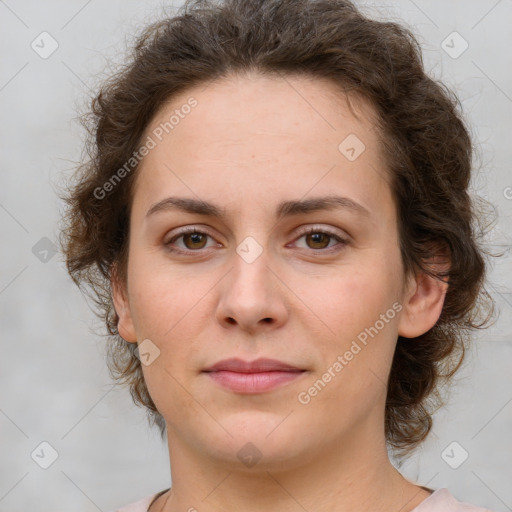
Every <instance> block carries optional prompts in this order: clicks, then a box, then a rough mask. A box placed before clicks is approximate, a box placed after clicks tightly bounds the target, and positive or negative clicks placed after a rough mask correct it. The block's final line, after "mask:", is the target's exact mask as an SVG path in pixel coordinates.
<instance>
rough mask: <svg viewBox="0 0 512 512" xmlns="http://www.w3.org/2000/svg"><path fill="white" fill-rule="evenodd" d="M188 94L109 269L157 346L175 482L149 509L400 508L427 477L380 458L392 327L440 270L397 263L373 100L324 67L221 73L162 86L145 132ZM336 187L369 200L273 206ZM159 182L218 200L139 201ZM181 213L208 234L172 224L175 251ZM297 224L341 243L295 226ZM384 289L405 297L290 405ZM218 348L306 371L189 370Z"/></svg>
mask: <svg viewBox="0 0 512 512" xmlns="http://www.w3.org/2000/svg"><path fill="white" fill-rule="evenodd" d="M191 96H192V97H194V98H195V99H196V100H197V102H198V104H197V106H196V107H195V108H194V109H193V110H192V111H191V112H190V114H188V115H187V116H184V119H181V120H180V122H179V124H177V125H176V126H175V127H174V129H173V130H172V131H171V132H170V133H169V134H168V135H167V136H165V137H164V138H163V139H162V141H161V142H159V143H158V144H157V146H156V147H155V148H153V149H152V150H151V151H150V152H149V154H148V155H147V156H146V157H145V158H144V160H143V161H142V162H141V165H140V167H139V169H138V171H137V172H138V173H139V174H138V176H137V181H136V185H135V194H134V199H133V205H132V211H131V219H130V223H131V224H130V243H129V258H128V273H127V283H124V282H122V281H121V280H120V279H118V278H117V277H116V276H115V273H114V274H113V278H112V289H113V298H114V304H115V308H116V311H117V313H118V315H119V324H118V328H119V332H120V334H121V336H122V337H123V338H124V339H125V340H126V341H128V342H131V343H135V342H137V341H138V342H139V343H140V342H142V340H145V339H149V340H151V343H153V344H154V345H155V346H157V347H158V349H159V350H160V355H159V356H158V357H157V358H156V359H155V360H154V361H153V362H152V363H151V364H149V365H148V366H145V365H143V372H144V378H145V381H146V384H147V386H148V389H149V392H150V394H151V397H152V399H153V401H154V403H155V404H156V406H157V407H158V410H159V411H160V413H161V414H162V415H163V416H164V418H165V420H166V423H167V432H168V443H169V456H170V463H171V476H172V490H171V491H170V492H169V493H165V494H164V495H163V496H161V497H160V498H159V499H158V500H157V501H156V502H155V503H154V504H153V506H152V507H151V511H152V512H153V511H157V512H158V511H160V510H165V511H176V512H177V511H183V510H194V509H196V510H199V511H201V512H203V511H205V512H208V511H215V512H219V511H228V510H244V511H247V512H251V511H261V510H266V511H269V512H273V511H280V512H282V511H290V512H292V511H303V510H304V509H306V510H308V511H311V512H313V511H314V512H324V511H325V512H326V511H329V512H332V511H349V510H350V511H352V510H357V511H370V510H371V511H380V510H382V511H384V510H400V511H401V512H407V511H410V510H412V509H413V508H414V507H416V506H417V505H418V504H419V503H420V502H421V501H423V500H424V499H425V498H427V497H428V496H429V493H428V492H427V491H426V490H425V489H423V488H421V487H419V486H417V485H415V484H414V483H412V482H410V481H408V480H406V479H405V478H404V477H402V476H401V475H400V474H399V473H398V472H397V471H396V469H395V468H394V467H393V466H392V464H391V463H390V461H389V458H388V455H387V451H386V444H385V438H384V405H385V398H386V384H385V383H386V379H387V377H388V375H389V370H390V367H391V361H392V357H393V353H394V349H395V345H396V340H397V337H398V335H402V336H404V337H410V338H412V337H416V336H419V335H420V334H422V333H424V332H426V331H427V330H428V329H430V328H431V327H432V326H433V325H434V324H435V323H436V321H437V319H438V318H439V315H440V313H441V309H442V306H443V301H444V296H445V292H446V286H445V284H444V283H440V282H439V281H436V280H433V279H431V278H429V277H428V276H426V275H417V276H409V277H408V278H407V279H406V277H405V276H404V273H403V268H402V262H401V257H400V251H399V245H398V231H397V218H396V209H395V205H394V202H393V198H392V195H391V191H390V188H389V185H388V182H387V179H386V169H385V168H384V166H383V161H384V160H383V156H382V153H381V148H380V144H379V138H378V131H377V129H376V127H375V116H374V111H373V110H372V108H371V107H370V105H368V104H367V103H365V102H364V101H363V100H358V99H357V98H355V97H351V101H350V105H349V103H348V102H347V100H346V96H345V95H344V94H343V93H341V92H340V90H339V89H338V88H337V87H336V86H335V84H333V83H331V82H330V81H328V80H318V79H315V80H312V79H309V78H306V77H297V76H296V77H291V76H288V77H286V78H274V77H268V76H263V75H260V74H255V73H252V74H248V75H243V76H234V75H231V76H229V77H225V78H223V79H220V80H217V81H215V82H212V83H210V84H209V85H207V86H206V85H205V84H201V85H200V86H197V87H194V88H190V89H188V90H187V91H184V92H182V93H181V94H180V95H178V96H175V97H173V98H172V100H171V101H169V102H168V103H167V104H165V105H164V106H163V107H162V108H161V109H160V110H159V111H158V112H157V114H156V115H155V116H154V118H153V119H152V120H151V122H150V123H149V125H148V126H147V129H146V134H145V136H147V135H151V133H152V131H153V130H154V129H155V128H156V127H158V125H159V124H160V123H161V122H164V121H166V120H168V119H169V117H170V116H171V115H172V113H173V112H174V110H175V109H177V108H178V109H179V108H180V107H181V106H182V105H183V104H185V103H186V102H187V99H188V98H190V97H191ZM354 113H355V114H356V115H357V117H356V116H354ZM349 134H356V135H357V137H358V138H359V139H360V140H361V141H363V143H364V145H365V150H364V151H363V152H362V153H361V154H360V155H359V157H358V158H357V159H356V160H354V161H350V160H348V159H347V158H346V156H345V155H344V154H342V153H341V152H340V151H339V150H338V145H339V144H340V142H342V141H343V140H344V139H345V138H346V137H347V136H348V135H349ZM332 194H337V195H342V196H345V197H349V198H351V199H352V200H353V201H356V202H358V203H360V204H361V205H363V206H364V207H365V208H366V209H367V210H368V211H369V215H368V216H363V215H358V214H356V213H354V212H352V211H350V210H348V209H343V208H341V209H333V210H323V211H316V212H309V213H301V214H298V215H295V216H291V217H287V218H284V219H281V220H277V219H276V218H275V209H276V206H277V204H278V203H280V202H281V201H285V200H299V199H308V198H312V197H320V196H327V195H332ZM169 196H177V197H186V198H194V199H201V200H204V201H208V202H212V203H215V204H217V205H219V206H220V207H221V208H225V210H226V216H225V218H223V219H222V220H221V219H217V218H215V217H211V216H205V215H199V214H192V213H186V212H183V211H180V210H165V211H160V212H158V213H155V214H153V215H151V216H149V217H146V212H147V211H148V210H149V209H150V207H151V206H152V205H153V204H155V203H157V202H158V201H161V200H162V199H164V198H166V197H169ZM184 226H194V227H196V228H197V229H198V230H199V231H201V232H203V233H205V232H206V234H207V235H208V236H206V235H203V237H202V238H201V237H200V238H196V239H194V238H191V237H190V235H188V236H187V235H185V236H182V237H181V238H177V239H175V240H174V242H173V246H174V247H175V248H178V249H182V250H183V251H184V252H185V254H177V253H173V252H171V251H170V250H169V247H168V246H166V245H165V243H166V242H169V240H170V239H171V238H172V237H173V236H175V235H177V231H178V228H182V227H184ZM301 227H310V228H315V229H317V231H315V232H316V233H318V231H320V232H322V231H323V230H325V229H328V230H331V231H333V232H334V233H335V234H336V235H337V236H339V237H340V238H342V239H345V240H347V243H346V244H343V245H341V244H340V242H338V240H336V238H334V237H329V236H328V235H325V236H324V237H321V236H320V235H316V237H317V238H315V237H311V236H308V235H301V234H300V233H299V229H300V228H301ZM248 236H250V237H253V238H254V239H255V240H256V241H257V243H258V244H259V246H260V247H261V250H262V252H261V254H260V255H259V256H258V257H257V258H256V259H255V260H254V261H252V262H251V263H248V262H247V261H246V260H245V259H244V258H242V257H241V256H240V255H239V254H238V253H237V251H236V248H237V246H239V245H240V244H241V243H242V241H244V239H245V238H246V237H248ZM331 248H333V249H331ZM395 302H398V303H399V304H400V305H401V311H399V312H398V313H396V315H395V316H394V318H393V319H389V321H388V322H386V324H385V327H384V328H382V329H381V330H379V332H378V334H377V335H375V336H374V337H373V338H369V341H368V344H367V345H366V346H363V347H362V350H361V351H360V352H358V353H357V355H355V356H354V357H353V359H352V360H351V361H349V362H348V364H346V365H345V366H344V367H343V370H342V371H341V372H339V373H338V374H337V375H336V377H334V378H332V380H331V381H330V382H329V383H328V384H327V385H326V386H325V387H324V388H323V389H322V390H321V391H320V392H319V393H318V394H317V395H316V396H314V397H313V398H312V399H311V401H310V402H309V403H308V404H302V403H300V402H299V401H298V395H299V393H300V392H301V391H304V390H308V388H310V387H311V386H312V385H313V383H314V382H315V381H317V380H318V379H319V378H322V375H323V374H324V373H325V372H326V371H327V369H328V368H329V367H332V365H333V363H334V362H335V361H336V360H337V357H338V356H339V355H343V354H344V353H345V352H346V351H347V350H349V348H350V346H351V343H352V341H353V340H355V339H356V337H357V335H358V334H359V333H361V332H362V331H364V329H365V328H368V327H370V326H373V325H374V324H375V322H376V320H378V319H379V315H381V314H385V313H386V311H387V310H389V309H390V308H392V304H393V303H395ZM381 318H382V317H381ZM412 342H413V341H412V340H411V343H412ZM229 357H240V358H242V359H245V360H250V361H252V360H254V359H256V358H259V357H268V358H274V359H279V360H281V361H285V362H288V363H291V364H293V365H295V366H297V367H300V368H302V369H306V370H307V371H306V372H304V373H303V374H302V375H301V376H300V377H298V378H297V379H295V380H293V381H291V382H288V383H287V384H285V385H283V386H281V387H279V388H277V389H273V390H270V391H267V392H264V393H260V394H255V395H247V394H240V393H235V392H232V391H229V390H226V389H224V388H221V387H220V386H219V385H217V384H216V383H215V382H213V381H212V379H210V377H209V376H208V375H206V374H205V373H202V370H203V369H204V368H206V367H207V366H210V365H212V364H214V363H215V362H217V361H219V360H222V359H226V358H229ZM248 442H250V443H253V445H255V446H256V447H257V449H258V450H259V452H260V453H261V454H262V458H261V459H260V460H259V461H258V462H257V464H255V465H254V466H252V467H247V466H245V465H244V464H243V463H242V462H241V461H240V460H239V458H238V457H237V452H238V451H239V450H240V449H241V448H242V447H243V446H244V445H245V444H246V443H248ZM191 507H194V508H191Z"/></svg>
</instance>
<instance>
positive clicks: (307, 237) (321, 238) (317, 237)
mask: <svg viewBox="0 0 512 512" xmlns="http://www.w3.org/2000/svg"><path fill="white" fill-rule="evenodd" d="M301 239H304V241H305V246H302V247H301V248H302V249H310V250H312V251H316V252H318V253H330V252H333V251H339V250H341V249H343V248H344V247H345V246H346V245H347V244H348V240H345V239H343V238H342V237H340V236H339V235H338V234H336V233H332V232H330V231H327V230H325V229H319V228H308V229H305V230H303V231H302V232H301V233H300V236H299V238H297V239H296V241H295V243H297V242H298V241H299V240H301ZM331 242H338V243H337V244H336V243H334V244H331ZM299 247H300V245H299Z"/></svg>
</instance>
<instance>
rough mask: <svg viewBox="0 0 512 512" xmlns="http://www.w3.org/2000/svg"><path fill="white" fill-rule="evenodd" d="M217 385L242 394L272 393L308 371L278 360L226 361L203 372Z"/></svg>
mask: <svg viewBox="0 0 512 512" xmlns="http://www.w3.org/2000/svg"><path fill="white" fill-rule="evenodd" d="M203 372H204V373H206V375H208V376H209V377H210V378H211V379H212V380H213V381H214V382H215V383H216V384H218V385H220V386H221V387H223V388H226V389H229V390H230V391H233V392H236V393H242V394H256V393H263V392H265V391H270V390H271V389H274V388H277V387H280V386H282V385H284V384H285V383H287V382H290V381H292V380H294V379H296V378H298V377H299V376H301V375H302V374H303V373H305V372H306V370H303V369H301V368H298V367H296V366H293V365H290V364H288V363H284V362H283V361H278V360H276V359H264V358H262V359H256V360H255V361H244V360H242V359H236V358H235V359H226V360H223V361H219V362H218V363H216V364H214V365H213V366H210V367H209V368H206V369H205V370H203Z"/></svg>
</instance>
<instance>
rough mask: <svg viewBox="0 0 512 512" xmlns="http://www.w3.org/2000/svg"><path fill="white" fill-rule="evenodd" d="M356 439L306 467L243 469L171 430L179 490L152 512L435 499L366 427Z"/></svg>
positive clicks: (392, 504) (322, 511) (284, 510)
mask: <svg viewBox="0 0 512 512" xmlns="http://www.w3.org/2000/svg"><path fill="white" fill-rule="evenodd" d="M351 437H352V439H347V438H345V439H343V441H342V442H341V441H340V442H339V443H338V444H337V445H336V446H325V447H323V450H322V451H317V452H316V453H315V454H314V456H311V457H309V458H308V460H305V458H304V457H302V458H301V463H300V464H299V463H296V464H293V463H290V464H288V463H287V466H286V468H285V467H284V466H283V465H282V464H281V465H279V464H273V465H272V466H270V465H266V466H265V465H263V464H262V462H260V463H258V464H256V465H255V466H253V467H252V468H243V470H242V469H240V464H239V463H238V464H236V463H231V464H230V463H220V462H218V461H215V460H212V459H210V458H208V457H205V455H204V453H201V452H196V451H195V450H194V449H192V448H191V447H190V446H189V445H188V444H186V443H184V442H183V440H182V439H180V438H179V436H177V435H176V434H175V433H174V432H172V431H168V442H169V447H170V450H169V451H170V461H171V476H172V489H171V491H170V492H169V493H166V494H165V495H163V496H161V497H160V498H159V500H157V502H155V503H154V505H153V506H152V507H151V512H153V511H156V512H161V511H162V512H174V511H178V510H179V511H182V510H187V511H189V510H190V511H191V512H193V511H201V512H222V511H230V510H244V512H256V511H261V510H265V511H267V512H278V511H279V512H296V511H303V510H315V512H333V511H336V512H349V511H351V512H352V511H354V510H357V511H358V512H370V511H371V512H379V511H385V510H400V511H401V512H410V511H412V510H413V509H414V508H415V507H416V506H417V505H418V504H419V503H421V501H423V500H424V499H426V498H427V497H428V496H429V493H428V492H427V491H426V490H424V489H422V488H420V487H418V486H416V485H414V484H413V483H412V482H409V481H407V480H406V479H405V478H404V477H403V476H402V475H400V473H399V472H398V471H397V470H396V469H395V468H394V466H393V465H392V464H391V462H390V460H389V457H388V454H387V450H386V447H385V442H384V440H383V439H382V438H381V437H379V435H376V433H375V432H365V431H364V430H362V429H361V430H359V431H358V432H357V434H354V435H352V436H351ZM288 462H289V461H288ZM172 468H177V469H176V470H175V471H172ZM164 503H165V507H164Z"/></svg>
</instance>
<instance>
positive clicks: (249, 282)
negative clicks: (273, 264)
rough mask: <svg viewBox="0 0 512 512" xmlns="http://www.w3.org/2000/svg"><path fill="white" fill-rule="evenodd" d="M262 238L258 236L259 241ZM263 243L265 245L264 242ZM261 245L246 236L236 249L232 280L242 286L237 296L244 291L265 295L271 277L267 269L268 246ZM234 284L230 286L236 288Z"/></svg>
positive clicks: (254, 239) (250, 236) (252, 237)
mask: <svg viewBox="0 0 512 512" xmlns="http://www.w3.org/2000/svg"><path fill="white" fill-rule="evenodd" d="M262 237H263V235H260V236H259V237H258V238H259V239H260V240H261V239H262ZM262 242H263V241H262ZM263 243H265V244H266V242H263ZM263 243H260V242H259V241H258V240H257V239H256V237H254V236H252V235H248V236H246V237H245V238H244V239H243V240H242V241H241V242H240V243H239V244H238V245H237V247H236V250H235V252H236V256H235V257H234V261H233V264H234V269H233V275H232V279H233V280H235V281H236V283H240V284H241V286H242V289H241V290H238V294H240V293H241V294H242V295H243V294H244V291H247V292H250V293H251V294H254V293H255V292H257V291H259V292H260V293H261V292H262V291H265V293H266V286H267V285H268V284H269V278H270V275H271V272H270V270H269V268H268V267H269V263H270V261H269V255H270V252H269V249H268V246H267V245H265V246H264V245H263ZM236 283H232V284H233V285H235V286H236Z"/></svg>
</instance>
